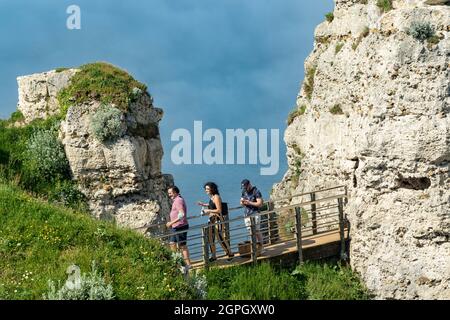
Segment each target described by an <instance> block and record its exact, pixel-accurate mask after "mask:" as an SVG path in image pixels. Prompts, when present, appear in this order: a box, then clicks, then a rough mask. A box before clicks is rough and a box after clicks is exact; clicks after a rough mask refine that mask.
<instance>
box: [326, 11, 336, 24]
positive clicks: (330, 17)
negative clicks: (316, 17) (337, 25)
mask: <svg viewBox="0 0 450 320" xmlns="http://www.w3.org/2000/svg"><path fill="white" fill-rule="evenodd" d="M325 18H326V19H327V21H328V22H332V21H333V20H334V14H333V12H328V13H327V14H326V15H325Z"/></svg>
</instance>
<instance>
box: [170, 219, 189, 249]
mask: <svg viewBox="0 0 450 320" xmlns="http://www.w3.org/2000/svg"><path fill="white" fill-rule="evenodd" d="M188 229H189V225H188V224H185V225H184V226H180V227H176V228H172V232H173V233H177V232H180V231H183V230H186V232H182V233H177V234H172V235H171V236H170V243H178V244H179V245H180V246H185V245H186V241H187V230H188Z"/></svg>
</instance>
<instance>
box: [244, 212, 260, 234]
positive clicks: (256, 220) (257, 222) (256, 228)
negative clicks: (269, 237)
mask: <svg viewBox="0 0 450 320" xmlns="http://www.w3.org/2000/svg"><path fill="white" fill-rule="evenodd" d="M252 216H253V215H251V216H248V217H246V218H245V219H244V221H245V226H246V227H247V230H248V231H249V232H250V231H251V230H252V229H251V220H250V217H252ZM253 217H254V219H255V230H256V232H259V230H260V226H259V224H260V223H261V216H259V215H258V216H253Z"/></svg>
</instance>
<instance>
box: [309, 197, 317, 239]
mask: <svg viewBox="0 0 450 320" xmlns="http://www.w3.org/2000/svg"><path fill="white" fill-rule="evenodd" d="M310 196H311V201H316V194H315V193H314V192H311V194H310ZM316 209H317V207H316V204H315V203H311V220H312V232H313V234H317V212H316Z"/></svg>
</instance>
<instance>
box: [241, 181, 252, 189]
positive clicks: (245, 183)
mask: <svg viewBox="0 0 450 320" xmlns="http://www.w3.org/2000/svg"><path fill="white" fill-rule="evenodd" d="M249 183H250V181H249V180H247V179H244V180H242V181H241V188H242V189H243V188H245V187H247V186H248V184H249Z"/></svg>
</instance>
